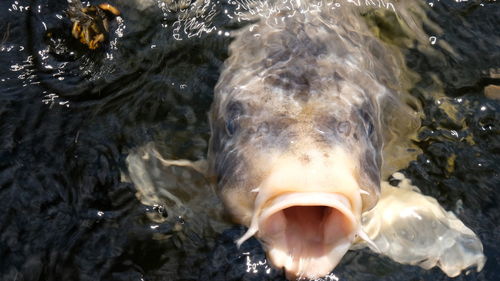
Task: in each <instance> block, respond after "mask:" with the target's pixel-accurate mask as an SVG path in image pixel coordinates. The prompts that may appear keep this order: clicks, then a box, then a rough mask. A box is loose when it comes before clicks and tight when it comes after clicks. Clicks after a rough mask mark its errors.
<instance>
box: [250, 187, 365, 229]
mask: <svg viewBox="0 0 500 281" xmlns="http://www.w3.org/2000/svg"><path fill="white" fill-rule="evenodd" d="M293 206H325V207H330V208H335V209H337V210H339V211H340V212H342V214H344V215H345V216H347V218H348V219H349V220H350V221H352V222H356V221H357V219H356V217H355V216H354V213H353V212H352V209H351V208H352V206H351V203H350V201H349V199H347V197H346V196H344V195H341V194H338V193H328V192H290V193H285V194H283V195H278V196H275V197H273V198H272V199H270V200H268V201H267V202H266V203H265V205H264V207H263V210H262V211H261V212H260V215H259V225H261V223H262V222H263V221H264V220H265V219H267V218H269V217H270V216H271V215H273V214H275V213H276V212H279V211H281V210H284V209H286V208H289V207H293Z"/></svg>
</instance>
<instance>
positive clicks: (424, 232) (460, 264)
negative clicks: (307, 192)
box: [362, 173, 486, 277]
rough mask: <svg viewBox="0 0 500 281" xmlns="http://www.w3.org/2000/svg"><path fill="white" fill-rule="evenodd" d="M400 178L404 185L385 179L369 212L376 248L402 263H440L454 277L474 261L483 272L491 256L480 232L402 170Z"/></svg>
mask: <svg viewBox="0 0 500 281" xmlns="http://www.w3.org/2000/svg"><path fill="white" fill-rule="evenodd" d="M395 177H398V178H399V179H401V183H400V184H399V187H394V186H391V185H389V184H388V183H387V182H384V183H382V192H381V197H380V200H379V202H378V203H377V205H376V206H375V208H374V209H372V210H370V211H369V212H367V213H365V214H364V215H363V218H362V224H363V230H364V231H365V232H366V233H367V234H368V237H369V238H370V239H371V240H372V241H373V243H374V244H375V245H376V249H374V247H373V245H369V244H368V245H367V246H368V247H370V248H372V250H374V251H376V252H379V253H381V254H383V255H386V256H388V257H390V258H391V259H393V260H394V261H397V262H400V263H404V264H411V265H419V266H421V267H423V268H425V269H429V268H431V267H434V266H439V267H440V268H441V269H442V270H443V271H444V272H445V273H446V274H447V275H448V276H450V277H455V276H457V275H459V274H460V272H461V271H462V270H464V269H467V268H469V267H473V266H476V267H477V271H480V270H481V269H482V268H483V266H484V264H485V262H486V258H485V256H484V255H483V245H482V244H481V241H480V240H479V238H478V237H477V235H476V234H475V233H474V232H473V231H472V230H471V229H469V228H468V227H466V226H465V225H464V224H463V223H462V221H460V220H459V219H458V218H457V217H456V216H455V214H453V213H452V212H447V211H445V210H444V209H443V208H442V207H441V206H440V205H439V203H438V202H437V200H436V199H434V198H432V197H430V196H425V195H423V194H422V193H420V191H419V190H418V188H417V187H415V186H412V185H411V182H410V181H409V180H408V179H405V178H404V176H403V175H402V174H401V173H396V174H395Z"/></svg>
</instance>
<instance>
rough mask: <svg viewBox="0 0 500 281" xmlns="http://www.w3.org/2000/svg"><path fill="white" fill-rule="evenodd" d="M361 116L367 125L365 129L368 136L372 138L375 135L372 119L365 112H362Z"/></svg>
mask: <svg viewBox="0 0 500 281" xmlns="http://www.w3.org/2000/svg"><path fill="white" fill-rule="evenodd" d="M360 116H361V119H362V120H363V123H364V125H365V126H364V127H365V132H366V134H367V135H368V136H371V135H372V134H373V129H374V126H373V119H372V117H371V116H370V114H368V113H367V112H366V111H364V110H363V111H361V112H360Z"/></svg>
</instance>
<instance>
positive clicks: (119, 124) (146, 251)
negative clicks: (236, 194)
mask: <svg viewBox="0 0 500 281" xmlns="http://www.w3.org/2000/svg"><path fill="white" fill-rule="evenodd" d="M139 2H140V1H138V0H137V1H132V0H130V1H110V3H112V4H113V5H115V6H116V7H117V8H118V9H120V10H121V12H122V18H123V21H122V22H121V21H119V20H116V19H115V20H113V21H112V22H111V34H110V36H109V42H108V43H107V44H105V46H104V47H103V48H101V49H99V50H97V51H90V50H88V49H87V48H86V47H85V46H83V45H81V44H80V43H79V42H78V41H76V40H75V39H73V38H72V37H71V22H70V21H69V20H68V19H67V18H66V15H65V13H64V10H65V9H66V7H67V2H66V1H64V0H43V1H20V0H18V1H14V0H4V1H1V2H0V11H1V12H0V13H1V17H0V63H1V67H0V280H2V281H3V280H284V278H283V277H282V273H281V272H280V271H278V270H275V269H271V268H270V267H269V266H268V265H267V264H265V256H264V254H263V251H262V249H261V248H260V245H259V244H258V242H257V241H256V240H254V239H252V240H250V241H249V242H246V243H245V244H243V246H242V248H241V249H239V250H238V249H237V248H236V246H235V244H234V243H233V241H234V240H235V239H236V238H238V237H240V236H241V235H242V234H243V233H244V231H245V230H244V229H243V228H241V227H238V226H233V225H230V224H227V223H226V222H225V221H224V220H222V219H220V218H217V217H218V216H220V206H219V203H218V201H217V199H216V198H215V196H214V195H213V194H212V193H211V191H210V189H209V185H208V184H207V183H206V182H205V180H204V179H203V178H202V177H201V176H200V175H197V174H196V173H194V172H192V171H187V170H182V169H178V168H169V169H164V170H163V171H161V173H163V174H164V175H165V178H167V179H171V180H166V185H167V187H168V186H170V187H172V188H173V189H174V190H176V196H177V197H178V198H181V199H182V200H183V203H185V205H183V206H178V205H175V204H173V203H172V202H169V201H168V200H167V199H165V200H163V201H162V202H158V204H159V205H156V206H149V205H144V204H141V202H140V201H139V200H138V199H137V197H136V195H135V193H136V188H135V187H134V185H133V184H131V183H129V182H128V181H126V180H124V178H123V177H124V175H123V173H124V171H126V167H125V166H126V163H125V160H126V157H127V155H128V154H129V152H130V151H133V150H134V149H137V148H138V147H142V146H144V145H147V144H148V143H152V142H154V143H156V144H157V146H158V150H160V151H161V153H162V155H164V157H165V158H187V159H192V160H196V159H202V158H204V157H205V153H206V148H207V142H208V139H209V133H210V132H209V129H208V124H207V115H206V112H207V111H208V109H209V107H210V103H211V100H212V95H213V88H214V85H215V83H216V82H217V79H218V75H219V73H220V70H221V66H222V63H223V62H224V60H225V59H226V58H227V47H228V44H229V43H230V38H229V37H228V36H227V34H226V32H230V31H231V30H235V29H236V28H238V27H239V26H241V25H243V23H238V22H235V21H234V20H231V17H230V16H228V14H229V15H234V12H235V9H236V6H237V5H235V4H234V3H232V2H227V1H220V2H217V3H215V2H214V1H212V2H210V1H208V2H206V3H205V5H204V6H203V7H204V8H203V9H199V10H198V12H197V13H198V14H196V16H195V17H194V18H195V20H191V19H193V15H192V14H189V13H186V12H185V11H183V10H177V11H176V10H175V9H171V10H168V9H167V8H166V6H162V4H161V3H163V2H156V1H151V2H149V3H151V4H152V5H149V6H148V5H143V4H141V3H148V1H142V2H140V3H139ZM165 2H172V1H165ZM173 2H175V3H179V2H182V1H173ZM431 2H432V4H433V5H432V7H431V6H430V5H427V7H428V8H427V11H426V14H427V17H428V20H427V21H426V23H425V24H424V31H425V33H426V34H427V35H428V36H429V37H431V36H436V42H435V43H434V42H433V40H434V38H433V37H431V38H430V42H429V44H428V46H427V47H425V48H422V47H418V46H417V45H412V44H410V45H408V46H405V47H404V48H403V50H402V51H403V52H404V54H405V56H406V63H407V66H408V67H409V68H410V69H411V70H413V71H414V72H416V73H418V74H419V76H420V79H419V81H418V82H416V84H415V85H414V87H413V88H412V89H411V92H412V94H413V95H414V96H415V97H417V98H418V99H419V100H420V101H421V103H422V105H423V108H424V112H425V118H424V120H423V127H422V128H421V129H420V131H419V134H418V140H416V141H415V143H416V145H417V146H418V147H420V148H421V149H422V150H423V154H421V155H420V156H419V157H418V159H417V160H416V161H414V162H411V163H410V165H409V167H408V168H407V169H405V170H404V173H405V174H406V175H407V176H408V177H410V178H411V179H412V180H413V182H414V183H415V184H416V185H417V186H419V187H420V188H421V189H422V191H423V192H424V193H426V194H429V195H432V196H434V197H435V198H437V199H438V201H439V202H440V203H441V204H442V205H443V206H444V207H445V208H446V209H448V210H453V211H454V212H455V213H456V214H457V215H458V217H459V218H460V219H461V220H462V221H463V222H464V223H465V224H466V225H468V226H469V227H470V228H471V229H473V230H474V231H475V232H476V233H477V234H478V236H479V237H480V239H481V240H482V242H483V244H484V248H485V251H484V252H485V255H486V256H487V258H488V260H487V263H486V265H485V268H484V269H483V271H481V272H480V273H476V272H474V271H471V272H470V274H468V275H461V276H460V277H458V278H456V279H454V280H498V278H500V269H499V268H498V265H500V243H499V242H498V240H499V239H500V224H499V223H500V203H499V202H500V177H499V172H500V136H499V132H500V129H499V128H500V125H499V124H500V102H499V100H498V99H497V100H495V99H490V98H487V97H485V95H484V89H485V87H487V86H490V85H500V28H499V26H500V3H497V1H466V2H460V3H457V2H455V1H431ZM431 2H429V3H431ZM91 3H92V4H97V3H98V2H94V1H91ZM422 3H424V2H422ZM225 10H227V12H225ZM179 18H185V20H181V21H179ZM431 23H432V24H431ZM373 24H375V25H379V27H380V28H381V29H382V31H384V30H388V31H387V34H386V35H388V36H391V34H392V35H394V34H397V30H396V32H394V30H391V29H390V28H388V29H384V27H387V25H388V24H387V22H384V21H377V20H375V21H374V23H373ZM389 27H390V23H389ZM208 31H211V32H208ZM382 33H384V32H382ZM382 35H384V34H382ZM395 38H397V37H395ZM431 43H434V44H431ZM497 95H498V94H497ZM125 177H126V175H125ZM169 177H170V178H169ZM174 205H175V206H176V207H172V206H174ZM189 206H192V207H191V208H190V207H189ZM215 218H217V219H215ZM337 278H338V279H339V280H447V279H450V278H447V277H446V276H445V275H444V274H443V273H441V271H440V270H439V269H432V270H429V271H426V270H423V269H420V268H418V267H412V266H405V265H400V264H397V263H394V262H392V261H390V260H389V259H386V258H381V257H379V256H377V255H375V254H373V253H370V252H368V251H357V252H350V253H348V254H347V256H346V257H345V258H344V259H343V261H342V264H341V265H340V266H339V267H337V269H336V270H335V271H334V275H331V276H330V280H336V279H337Z"/></svg>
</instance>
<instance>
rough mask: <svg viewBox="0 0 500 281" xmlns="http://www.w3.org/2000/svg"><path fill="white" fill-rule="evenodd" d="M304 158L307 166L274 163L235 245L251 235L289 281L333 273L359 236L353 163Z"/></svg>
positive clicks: (340, 157) (294, 161) (342, 156)
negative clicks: (248, 220)
mask: <svg viewBox="0 0 500 281" xmlns="http://www.w3.org/2000/svg"><path fill="white" fill-rule="evenodd" d="M308 155H309V156H310V157H309V158H310V161H307V163H305V162H304V161H301V160H300V159H298V158H297V157H290V158H283V159H282V161H281V160H278V161H276V162H274V163H273V166H274V168H272V169H270V171H269V174H268V176H267V177H266V179H265V180H263V181H262V183H261V185H260V187H259V188H258V194H257V196H256V198H255V205H254V213H253V217H252V221H251V224H250V228H249V230H248V232H247V233H246V234H245V235H244V236H243V237H242V238H241V239H240V240H239V241H238V243H239V244H241V243H243V242H244V241H245V240H246V239H248V238H249V237H250V236H252V235H254V234H255V235H256V236H257V237H258V238H259V239H260V240H261V241H262V243H263V244H264V246H265V248H266V251H267V255H268V258H269V260H270V261H271V263H272V264H273V265H274V266H276V267H278V268H284V270H285V272H286V274H287V276H288V278H289V279H290V280H294V279H296V278H310V279H311V278H318V277H322V276H325V275H326V274H328V273H329V272H331V271H332V270H333V269H334V268H335V266H336V265H337V264H338V263H339V262H340V260H341V258H342V257H343V256H344V254H345V253H346V252H347V251H348V250H349V248H350V247H351V244H352V243H353V241H354V239H355V237H356V235H357V234H358V232H359V230H360V217H361V205H362V203H361V202H362V200H361V190H360V188H359V184H358V182H357V181H356V177H355V167H354V166H353V165H352V163H354V162H353V161H351V160H350V159H351V157H349V155H348V154H346V153H341V151H336V152H335V155H336V157H334V158H332V159H334V160H326V158H324V157H319V156H318V157H316V156H315V155H319V153H308Z"/></svg>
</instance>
